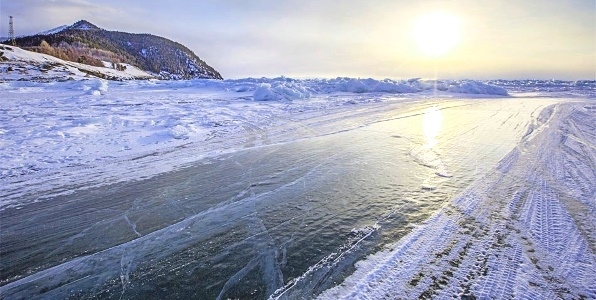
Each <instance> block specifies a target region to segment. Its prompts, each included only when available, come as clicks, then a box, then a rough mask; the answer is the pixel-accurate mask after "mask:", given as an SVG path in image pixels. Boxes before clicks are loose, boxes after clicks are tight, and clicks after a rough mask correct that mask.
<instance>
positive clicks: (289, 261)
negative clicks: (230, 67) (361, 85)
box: [0, 83, 596, 299]
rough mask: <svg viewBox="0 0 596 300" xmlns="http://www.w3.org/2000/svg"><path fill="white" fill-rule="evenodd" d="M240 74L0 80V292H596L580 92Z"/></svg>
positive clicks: (585, 115) (587, 121) (592, 135)
mask: <svg viewBox="0 0 596 300" xmlns="http://www.w3.org/2000/svg"><path fill="white" fill-rule="evenodd" d="M67 84H71V83H64V85H65V86H66V85H67ZM234 84H235V85H238V84H237V83H234ZM170 85H176V83H171V84H170ZM248 89H249V90H250V88H248ZM131 90H132V91H131ZM260 91H261V92H256V91H255V93H254V95H255V96H259V97H261V96H262V95H269V94H267V92H270V91H271V86H269V87H265V89H261V90H260ZM238 92H239V93H243V88H238V89H236V90H235V91H233V92H230V93H231V94H233V96H230V93H226V92H222V91H221V90H218V91H212V90H210V89H202V90H201V93H200V95H199V94H197V91H196V89H195V88H193V87H190V86H160V84H152V85H151V86H149V87H137V86H131V84H128V83H127V84H121V86H110V88H109V89H106V91H104V92H103V94H101V96H97V95H91V94H89V93H86V92H85V93H82V92H80V91H79V90H77V89H76V88H73V89H64V88H62V87H60V88H56V87H55V85H52V84H49V85H47V86H45V85H42V84H39V85H37V86H27V87H23V86H18V84H13V85H10V86H5V87H4V88H3V90H2V96H3V97H2V98H3V99H6V100H3V101H5V102H4V103H8V104H5V106H3V108H2V111H1V113H2V115H0V116H1V117H2V120H1V121H2V128H0V130H1V133H2V137H3V142H2V143H3V144H1V145H2V150H3V152H4V153H3V154H2V155H3V159H4V160H5V162H6V164H10V166H11V168H7V167H5V168H4V169H3V173H2V175H3V178H2V180H3V181H2V187H1V188H0V192H1V193H2V203H1V206H0V220H1V242H0V258H1V264H0V285H1V286H0V295H1V296H2V298H5V299H42V298H43V299H50V298H52V299H58V298H123V299H147V298H162V299H165V298H200V299H228V298H232V299H235V298H241V299H263V298H272V299H302V298H316V297H320V298H322V299H342V298H343V299H384V298H386V299H398V298H403V299H411V298H419V297H422V298H425V297H428V298H453V297H463V296H470V297H471V296H474V297H476V298H480V299H486V298H510V297H514V298H531V299H538V298H543V299H553V298H563V299H568V298H573V299H576V298H595V297H596V288H595V287H596V271H595V270H596V255H595V254H596V219H595V214H596V200H595V198H596V197H595V191H596V174H595V172H596V154H595V147H596V146H595V145H596V128H595V126H596V125H595V124H596V104H595V102H594V100H593V99H585V98H582V97H573V98H561V97H537V96H536V95H532V96H517V97H501V96H490V97H483V96H473V97H470V96H466V95H463V94H455V93H443V94H438V95H437V94H436V93H432V92H429V93H426V94H425V93H423V94H416V95H414V94H384V93H359V94H354V93H331V94H328V95H324V96H322V95H318V96H317V95H315V96H312V97H309V98H308V99H300V100H294V101H292V100H279V99H278V100H274V101H269V102H254V101H253V100H252V99H248V98H246V97H249V96H250V95H249V96H243V95H240V96H238V95H237V93H238ZM198 97H199V98H200V99H199V98H198ZM263 97H265V96H263ZM265 98H266V97H265ZM206 99H209V100H206ZM197 103H198V104H197ZM17 104H19V105H17ZM226 117H227V118H226ZM9 146H10V147H9ZM13 147H16V149H18V151H17V150H15V148H13ZM23 152H25V153H27V154H28V155H22V153H23ZM31 157H33V158H34V159H32V158H31Z"/></svg>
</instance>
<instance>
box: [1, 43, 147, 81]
mask: <svg viewBox="0 0 596 300" xmlns="http://www.w3.org/2000/svg"><path fill="white" fill-rule="evenodd" d="M0 54H1V55H0V74H2V75H1V76H0V82H4V81H17V80H21V81H37V82H54V81H67V80H81V79H89V78H98V77H101V78H106V79H110V80H127V79H150V78H154V77H155V76H153V75H152V74H149V73H147V72H145V71H143V70H140V69H138V68H137V67H135V66H131V65H129V64H121V67H124V68H123V69H124V70H123V71H119V70H116V69H114V68H111V67H94V66H90V65H86V64H81V63H76V62H71V61H64V60H61V59H59V58H56V57H53V56H50V55H46V54H41V53H35V52H31V51H26V50H23V49H21V48H19V47H14V46H8V45H3V44H0Z"/></svg>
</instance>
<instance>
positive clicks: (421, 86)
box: [230, 77, 509, 101]
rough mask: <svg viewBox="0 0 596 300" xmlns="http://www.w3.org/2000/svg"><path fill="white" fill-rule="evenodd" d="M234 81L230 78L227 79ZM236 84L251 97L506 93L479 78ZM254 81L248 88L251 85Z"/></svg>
mask: <svg viewBox="0 0 596 300" xmlns="http://www.w3.org/2000/svg"><path fill="white" fill-rule="evenodd" d="M230 83H233V82H230ZM238 83H239V85H238V86H236V87H234V88H230V89H231V90H235V91H237V92H246V91H250V90H253V91H254V92H253V99H254V100H256V101H275V100H297V99H305V98H310V97H311V96H313V95H319V94H330V93H354V94H363V93H387V94H403V93H419V92H424V91H431V90H437V91H442V92H450V93H460V94H482V95H497V96H508V95H509V94H508V93H507V90H505V89H504V88H501V87H497V86H494V85H490V84H486V83H482V82H479V81H473V80H466V81H436V80H426V81H425V80H420V79H412V80H407V81H396V80H392V79H383V80H377V79H372V78H367V79H361V78H347V77H338V78H335V79H306V80H296V79H290V78H285V77H279V78H273V79H266V78H262V79H260V80H254V79H249V80H246V81H239V82H238ZM251 84H252V85H253V87H252V88H251V87H250V85H251Z"/></svg>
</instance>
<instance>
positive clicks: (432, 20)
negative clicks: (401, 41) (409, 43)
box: [413, 12, 461, 57]
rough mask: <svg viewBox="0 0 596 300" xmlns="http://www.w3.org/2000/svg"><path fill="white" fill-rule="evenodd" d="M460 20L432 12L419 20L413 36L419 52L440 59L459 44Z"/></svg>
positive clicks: (449, 15)
mask: <svg viewBox="0 0 596 300" xmlns="http://www.w3.org/2000/svg"><path fill="white" fill-rule="evenodd" d="M460 23H461V22H460V19H459V18H458V17H456V16H455V15H452V14H449V13H444V12H431V13H427V14H424V15H422V16H421V17H419V18H418V20H417V21H416V23H415V25H414V30H413V35H414V40H415V42H416V45H417V47H418V50H419V51H420V52H421V53H422V54H424V55H427V56H431V57H440V56H443V55H445V54H447V53H449V52H450V51H451V50H452V49H453V48H454V47H455V46H457V45H458V44H459V41H460V36H461V28H460Z"/></svg>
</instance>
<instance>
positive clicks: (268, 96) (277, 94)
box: [253, 81, 311, 101]
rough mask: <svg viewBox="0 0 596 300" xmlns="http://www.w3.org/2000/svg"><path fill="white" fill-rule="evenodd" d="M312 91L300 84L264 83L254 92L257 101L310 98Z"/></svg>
mask: <svg viewBox="0 0 596 300" xmlns="http://www.w3.org/2000/svg"><path fill="white" fill-rule="evenodd" d="M310 96H311V93H310V91H309V90H308V89H307V88H306V87H304V86H302V85H301V84H299V83H293V82H279V81H278V82H272V83H262V84H261V85H260V86H259V87H258V88H257V89H256V90H255V92H254V94H253V99H254V100H255V101H271V100H295V99H303V98H310Z"/></svg>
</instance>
